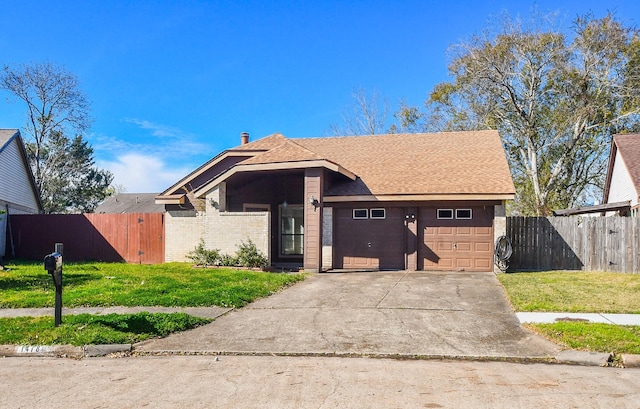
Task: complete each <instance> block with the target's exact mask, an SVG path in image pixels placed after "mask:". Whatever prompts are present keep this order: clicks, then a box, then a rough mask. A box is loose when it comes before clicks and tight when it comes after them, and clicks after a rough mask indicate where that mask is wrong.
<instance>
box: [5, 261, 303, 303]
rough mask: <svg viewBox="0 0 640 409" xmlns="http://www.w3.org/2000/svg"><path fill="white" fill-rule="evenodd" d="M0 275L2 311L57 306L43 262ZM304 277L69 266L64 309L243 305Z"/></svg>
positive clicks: (171, 266)
mask: <svg viewBox="0 0 640 409" xmlns="http://www.w3.org/2000/svg"><path fill="white" fill-rule="evenodd" d="M7 267H9V268H10V269H11V270H10V271H0V294H1V298H0V308H37V307H53V305H54V297H55V290H54V286H53V280H52V279H51V276H50V275H49V274H48V273H47V272H46V271H45V270H44V269H43V266H42V263H16V264H10V265H8V266H7ZM302 279H304V275H303V274H277V273H267V272H261V271H246V270H237V269H232V268H216V269H204V268H193V267H191V265H189V264H186V263H166V264H156V265H137V264H124V263H67V264H65V266H64V269H63V279H62V281H63V291H62V299H63V305H64V306H65V307H83V306H84V307H107V306H125V307H133V306H164V307H200V306H220V307H242V306H244V305H246V304H248V303H250V302H252V301H253V300H255V299H257V298H260V297H266V296H268V295H270V294H272V293H274V292H276V291H278V290H280V289H281V288H283V287H286V286H288V285H291V284H293V283H295V282H298V281H300V280H302Z"/></svg>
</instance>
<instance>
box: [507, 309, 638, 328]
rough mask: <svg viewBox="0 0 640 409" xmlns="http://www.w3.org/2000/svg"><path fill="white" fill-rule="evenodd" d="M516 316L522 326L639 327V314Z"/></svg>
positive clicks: (538, 314) (532, 313)
mask: <svg viewBox="0 0 640 409" xmlns="http://www.w3.org/2000/svg"><path fill="white" fill-rule="evenodd" d="M516 316H517V317H518V319H519V320H520V322H521V323H523V324H524V323H530V324H552V323H554V322H559V321H583V322H597V323H603V324H615V325H640V314H597V313H594V314H588V313H565V312H518V313H516Z"/></svg>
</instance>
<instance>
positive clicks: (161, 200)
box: [155, 194, 186, 205]
mask: <svg viewBox="0 0 640 409" xmlns="http://www.w3.org/2000/svg"><path fill="white" fill-rule="evenodd" d="M185 198H186V195H185V194H178V195H159V196H156V197H155V202H156V204H159V205H172V204H174V205H183V204H184V203H185V200H186V199H185Z"/></svg>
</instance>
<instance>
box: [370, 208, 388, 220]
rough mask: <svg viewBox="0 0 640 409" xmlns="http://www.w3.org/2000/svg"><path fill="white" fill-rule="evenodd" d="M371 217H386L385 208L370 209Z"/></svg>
mask: <svg viewBox="0 0 640 409" xmlns="http://www.w3.org/2000/svg"><path fill="white" fill-rule="evenodd" d="M370 212H371V218H372V219H384V218H386V217H387V212H386V211H385V209H371V211H370Z"/></svg>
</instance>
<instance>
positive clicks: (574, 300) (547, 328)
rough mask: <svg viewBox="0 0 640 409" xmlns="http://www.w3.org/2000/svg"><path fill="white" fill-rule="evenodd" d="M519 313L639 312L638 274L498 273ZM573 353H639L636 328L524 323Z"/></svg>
mask: <svg viewBox="0 0 640 409" xmlns="http://www.w3.org/2000/svg"><path fill="white" fill-rule="evenodd" d="M498 280H499V281H500V283H502V285H503V287H504V289H505V291H506V293H507V296H508V298H509V300H510V301H511V304H512V305H513V307H514V309H515V310H516V311H518V312H585V313H612V314H640V274H622V273H602V272H568V271H549V272H535V273H508V274H499V275H498ZM525 326H526V327H527V328H529V329H531V330H532V331H535V332H537V333H539V334H541V335H543V336H545V337H547V338H548V339H550V340H552V341H553V342H555V343H557V344H559V345H561V346H564V347H567V348H572V349H576V350H583V351H595V352H614V353H617V354H623V353H626V354H640V327H639V326H622V325H620V326H619V325H610V324H599V323H585V322H575V321H574V322H556V323H553V324H526V325H525Z"/></svg>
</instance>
